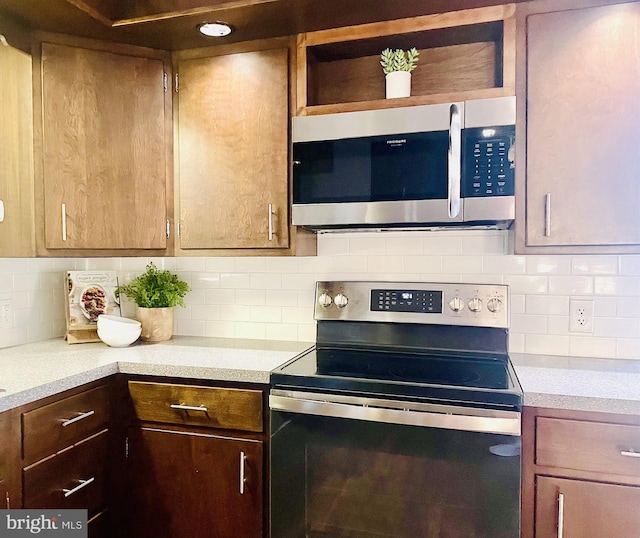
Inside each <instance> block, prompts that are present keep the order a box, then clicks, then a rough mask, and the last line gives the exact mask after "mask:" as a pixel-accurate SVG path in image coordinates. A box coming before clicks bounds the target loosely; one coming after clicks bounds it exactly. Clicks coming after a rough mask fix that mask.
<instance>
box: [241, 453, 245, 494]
mask: <svg viewBox="0 0 640 538" xmlns="http://www.w3.org/2000/svg"><path fill="white" fill-rule="evenodd" d="M246 462H247V455H246V454H245V453H244V452H240V495H244V485H245V483H246V482H247V477H246V476H245V465H246Z"/></svg>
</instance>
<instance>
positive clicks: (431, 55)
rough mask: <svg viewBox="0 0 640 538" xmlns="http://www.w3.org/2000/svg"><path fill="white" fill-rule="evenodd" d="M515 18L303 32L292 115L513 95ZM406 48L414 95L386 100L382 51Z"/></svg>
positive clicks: (479, 14) (508, 9)
mask: <svg viewBox="0 0 640 538" xmlns="http://www.w3.org/2000/svg"><path fill="white" fill-rule="evenodd" d="M514 13H515V9H514V5H513V4H508V5H504V6H493V7H489V8H479V9H471V10H465V11H458V12H453V13H445V14H438V15H427V16H423V17H416V18H413V19H401V20H396V21H387V22H380V23H372V24H365V25H360V26H352V27H347V28H338V29H333V30H324V31H320V32H312V33H307V34H301V35H300V36H299V38H298V92H297V101H298V107H297V115H313V114H328V113H333V112H348V111H356V110H371V109H379V108H394V107H401V106H414V105H423V104H432V103H442V102H449V101H459V100H466V99H478V98H483V97H502V96H505V95H514V93H515V76H514V72H515V23H514V18H513V17H514ZM411 47H416V48H417V49H418V50H420V60H419V62H418V67H417V68H416V70H415V71H413V73H412V84H411V86H412V87H411V97H408V98H401V99H385V98H384V97H385V95H384V94H385V79H384V74H383V72H382V68H381V66H380V52H381V51H382V50H383V49H385V48H392V49H396V48H401V49H404V50H406V49H409V48H411Z"/></svg>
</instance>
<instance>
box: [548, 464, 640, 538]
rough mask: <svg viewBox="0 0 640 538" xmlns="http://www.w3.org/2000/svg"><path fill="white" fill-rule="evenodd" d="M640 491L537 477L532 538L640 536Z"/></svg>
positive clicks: (632, 488) (608, 485) (628, 537)
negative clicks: (533, 534) (534, 535)
mask: <svg viewBox="0 0 640 538" xmlns="http://www.w3.org/2000/svg"><path fill="white" fill-rule="evenodd" d="M639 507H640V487H633V486H621V485H616V484H601V483H598V482H590V481H586V480H570V479H563V478H554V477H547V476H539V477H538V478H537V491H536V538H558V536H562V537H563V538H605V537H606V538H632V537H634V536H640V512H639Z"/></svg>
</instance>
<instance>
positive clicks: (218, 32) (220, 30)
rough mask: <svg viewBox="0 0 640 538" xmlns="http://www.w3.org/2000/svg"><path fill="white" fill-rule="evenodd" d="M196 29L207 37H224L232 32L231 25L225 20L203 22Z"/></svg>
mask: <svg viewBox="0 0 640 538" xmlns="http://www.w3.org/2000/svg"><path fill="white" fill-rule="evenodd" d="M198 30H200V33H201V34H204V35H206V36H209V37H224V36H226V35H229V34H230V33H231V32H232V28H231V26H229V25H228V24H227V23H226V22H205V23H203V24H201V25H200V26H198Z"/></svg>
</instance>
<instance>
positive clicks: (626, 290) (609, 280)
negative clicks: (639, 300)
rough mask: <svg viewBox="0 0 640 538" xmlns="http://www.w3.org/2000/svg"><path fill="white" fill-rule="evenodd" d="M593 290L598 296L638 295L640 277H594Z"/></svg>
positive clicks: (639, 291) (639, 293)
mask: <svg viewBox="0 0 640 538" xmlns="http://www.w3.org/2000/svg"><path fill="white" fill-rule="evenodd" d="M594 290H595V293H597V294H599V295H631V296H633V297H637V296H638V295H640V276H617V277H616V276H612V277H604V276H603V277H595V278H594Z"/></svg>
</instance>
